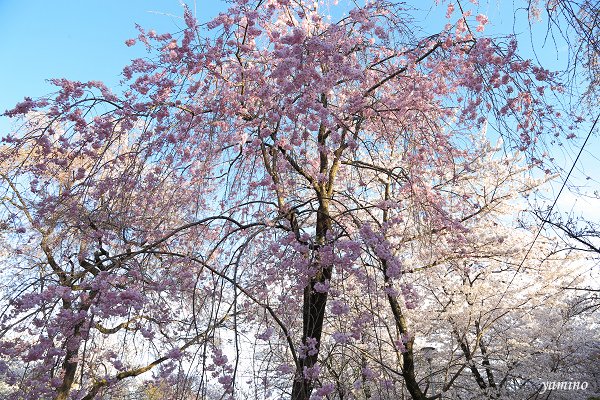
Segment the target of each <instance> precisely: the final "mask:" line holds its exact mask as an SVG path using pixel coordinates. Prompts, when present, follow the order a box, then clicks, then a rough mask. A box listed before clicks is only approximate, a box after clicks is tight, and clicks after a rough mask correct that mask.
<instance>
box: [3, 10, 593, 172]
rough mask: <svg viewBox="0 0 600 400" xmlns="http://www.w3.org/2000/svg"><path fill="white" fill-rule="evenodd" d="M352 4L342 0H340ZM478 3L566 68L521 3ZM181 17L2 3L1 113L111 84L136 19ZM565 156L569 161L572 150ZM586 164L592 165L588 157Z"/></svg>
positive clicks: (206, 15) (165, 27) (437, 19)
mask: <svg viewBox="0 0 600 400" xmlns="http://www.w3.org/2000/svg"><path fill="white" fill-rule="evenodd" d="M350 2H351V0H341V1H340V4H346V3H350ZM186 3H188V4H189V5H190V7H191V8H192V9H193V10H194V12H195V14H196V16H197V17H198V18H199V19H200V20H201V21H207V20H208V19H210V18H211V17H213V16H215V15H216V14H217V13H218V12H219V11H221V10H222V9H223V8H224V7H225V5H224V3H223V1H221V0H187V1H186ZM480 3H481V6H480V9H479V10H478V11H477V12H481V13H484V14H487V15H488V16H489V17H490V26H489V27H488V28H487V29H486V31H487V32H488V33H491V34H492V35H493V34H501V33H502V34H510V33H512V32H513V28H514V31H515V33H518V34H519V35H518V37H519V39H520V44H521V52H522V53H523V54H524V55H525V56H526V57H533V56H534V54H533V52H532V49H533V48H535V49H536V53H537V55H538V57H539V58H540V61H541V62H542V63H543V65H544V66H546V67H547V68H550V69H560V68H561V67H564V64H563V63H564V62H565V60H566V52H565V47H564V45H562V44H561V43H560V42H559V43H558V44H557V45H555V44H554V43H552V42H551V41H547V42H546V44H545V46H542V45H543V44H544V39H545V37H544V35H545V32H546V29H545V28H546V23H545V22H544V21H542V22H539V23H534V24H533V28H534V34H533V36H532V37H530V36H529V26H528V21H527V18H526V13H524V12H523V11H522V10H521V11H519V12H518V14H517V15H518V16H519V18H518V21H517V23H516V24H514V25H513V22H514V18H513V17H514V4H517V5H518V4H521V3H520V2H519V1H515V2H513V1H511V0H489V1H485V0H481V1H480ZM409 4H412V5H417V6H418V7H421V8H422V12H420V13H417V14H415V15H413V16H414V17H415V19H417V20H425V21H426V23H425V24H423V26H425V27H426V29H431V30H432V32H428V33H433V31H437V30H438V29H439V28H440V27H442V26H443V25H444V24H445V22H446V21H445V19H444V18H443V14H444V13H445V7H439V8H436V7H434V4H435V2H434V0H420V1H413V2H409ZM457 12H458V11H455V16H456V13H457ZM182 14H183V9H182V3H181V0H85V1H81V0H0V49H2V60H3V61H2V63H0V112H1V111H4V110H6V109H9V108H12V107H13V106H14V105H15V104H16V103H17V102H19V101H21V100H22V99H23V97H24V96H30V97H34V98H35V97H39V96H42V95H45V94H48V93H49V92H51V91H53V87H52V86H51V85H50V84H48V83H47V82H46V79H49V78H61V77H64V78H67V79H72V80H82V81H87V80H101V81H104V82H105V83H106V84H107V85H108V86H110V87H115V86H116V85H117V84H118V81H119V79H120V78H119V75H120V72H121V70H122V68H123V67H124V66H125V65H126V64H128V62H129V61H130V60H131V59H133V58H136V57H139V56H142V55H144V54H145V52H144V49H143V48H142V46H134V47H127V46H125V44H124V42H125V40H126V39H128V38H132V37H135V36H137V31H136V29H135V24H136V23H138V24H140V25H141V26H143V27H144V28H146V29H148V30H149V29H154V30H156V31H157V32H159V33H160V32H172V31H175V30H178V27H181V26H183V25H184V24H183V21H182V19H181V16H182ZM561 64H562V65H561ZM9 129H10V121H9V120H8V119H7V118H4V117H0V137H2V136H5V134H6V133H7V131H8V130H9ZM583 134H585V133H583V132H582V135H583ZM596 141H597V140H594V142H596ZM579 143H581V142H579ZM589 148H590V149H591V148H598V145H597V144H595V143H591V144H590V147H589ZM567 153H569V152H567ZM563 157H564V159H565V164H567V165H569V164H570V161H569V159H572V155H571V156H569V155H564V156H563ZM584 162H585V161H584ZM587 162H595V164H596V165H597V164H598V161H597V160H596V161H594V160H591V159H590V158H589V157H588V160H587Z"/></svg>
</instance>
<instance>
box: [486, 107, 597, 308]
mask: <svg viewBox="0 0 600 400" xmlns="http://www.w3.org/2000/svg"><path fill="white" fill-rule="evenodd" d="M598 120H600V114H598V116H597V117H596V120H595V121H594V123H593V124H592V127H591V128H590V131H589V132H588V134H587V136H586V138H585V140H584V142H583V144H582V145H581V148H580V149H579V153H577V157H575V160H574V161H573V165H572V166H571V169H570V170H569V173H567V176H566V177H565V180H564V181H563V183H562V186H561V187H560V190H559V191H558V194H557V195H556V197H555V198H554V202H553V203H552V206H550V209H549V210H548V214H547V215H546V218H544V219H543V220H542V224H541V225H540V228H539V229H538V231H537V233H536V235H535V237H534V238H533V242H531V246H529V249H528V250H527V252H526V253H525V257H523V259H522V260H521V262H520V263H519V267H518V268H517V270H516V271H515V273H514V275H513V277H512V278H511V280H510V282H509V283H508V286H507V287H506V289H505V290H504V292H503V293H502V296H500V300H498V303H497V304H496V306H497V305H498V304H500V303H501V302H502V300H503V299H504V295H505V294H506V292H507V291H508V289H509V288H510V286H511V285H512V283H513V281H514V280H515V278H516V277H517V274H518V273H519V271H521V268H523V264H524V263H525V261H526V260H527V257H529V253H531V250H533V246H534V245H535V242H536V241H537V240H538V238H539V237H540V234H541V233H542V230H543V229H544V225H545V224H546V220H548V218H550V215H551V214H552V211H553V210H554V207H555V206H556V203H557V202H558V198H559V197H560V195H561V193H562V192H563V190H564V188H565V187H566V186H567V181H568V180H569V178H570V177H571V174H572V173H573V170H574V169H575V166H576V165H577V161H579V158H580V157H581V154H582V153H583V150H584V149H585V145H586V144H587V142H588V140H589V139H590V137H591V136H592V133H593V132H594V128H596V124H597V123H598Z"/></svg>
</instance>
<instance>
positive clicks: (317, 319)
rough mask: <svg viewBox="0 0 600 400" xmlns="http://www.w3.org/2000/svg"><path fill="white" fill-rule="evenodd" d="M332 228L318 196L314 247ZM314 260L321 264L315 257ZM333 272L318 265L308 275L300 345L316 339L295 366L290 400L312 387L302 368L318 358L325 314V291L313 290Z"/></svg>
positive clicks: (308, 392) (326, 208)
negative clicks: (313, 344)
mask: <svg viewBox="0 0 600 400" xmlns="http://www.w3.org/2000/svg"><path fill="white" fill-rule="evenodd" d="M330 228H331V219H330V217H329V203H328V200H327V199H323V198H321V199H320V204H319V210H318V214H317V231H316V242H317V245H318V246H317V247H319V246H322V245H323V244H324V243H325V236H326V234H327V232H328V231H329V229H330ZM316 263H318V264H320V259H319V257H318V256H317V258H316ZM332 272H333V266H332V265H319V270H318V272H317V274H316V275H315V276H314V277H313V278H311V280H310V283H309V284H308V285H307V286H306V287H305V288H304V300H303V304H302V345H303V346H305V348H308V347H309V342H310V341H311V340H313V339H314V340H316V346H315V349H314V350H313V351H311V352H307V353H306V355H305V356H304V357H299V359H298V365H297V367H296V374H295V378H294V384H293V386H292V400H308V399H309V398H310V395H311V393H312V390H313V387H314V379H313V378H312V377H311V376H310V374H309V375H308V376H307V375H306V374H305V371H306V370H308V371H311V369H312V368H314V367H315V365H316V364H317V360H318V358H319V348H320V346H321V333H322V332H323V319H324V317H325V307H326V305H327V293H321V292H318V291H316V290H315V284H316V283H323V282H325V281H326V280H330V279H331V274H332Z"/></svg>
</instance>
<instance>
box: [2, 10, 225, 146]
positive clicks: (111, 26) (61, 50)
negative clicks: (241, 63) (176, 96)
mask: <svg viewBox="0 0 600 400" xmlns="http://www.w3.org/2000/svg"><path fill="white" fill-rule="evenodd" d="M188 3H189V4H190V6H191V7H192V8H195V11H196V15H197V16H198V18H199V19H200V20H204V21H206V20H207V19H209V18H210V17H212V16H215V15H216V14H217V13H218V11H219V10H220V7H222V3H221V2H220V1H219V0H207V1H202V0H199V1H197V4H194V2H193V1H189V2H188ZM200 4H202V5H200ZM182 15H183V8H182V5H181V2H180V1H179V0H85V1H79V0H0V49H2V60H3V61H2V63H0V111H4V110H6V109H8V108H12V107H13V106H14V104H15V103H17V102H19V101H21V100H22V99H23V97H24V96H30V97H34V98H35V97H39V96H42V95H45V94H48V93H49V92H51V91H53V87H52V85H50V84H48V83H47V82H46V79H49V78H62V77H64V78H67V79H72V80H82V81H88V80H102V81H104V82H105V83H106V84H107V85H108V86H111V87H113V86H115V85H116V84H117V83H118V81H119V74H120V71H121V70H122V68H123V67H124V66H125V65H126V64H127V63H128V62H129V60H131V59H132V58H135V57H138V56H140V55H143V54H144V50H143V48H142V47H141V46H134V47H127V46H125V43H124V42H125V40H126V39H128V38H131V37H135V36H137V31H136V29H135V24H136V23H138V24H140V25H141V26H143V27H145V28H147V29H148V30H149V29H154V30H156V31H157V32H172V31H174V30H176V29H177V27H179V26H183V25H184V24H183V21H182V20H181V16H182ZM9 126H10V125H9V121H7V120H6V118H1V119H0V136H4V134H5V133H6V130H7V129H8V127H9Z"/></svg>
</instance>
